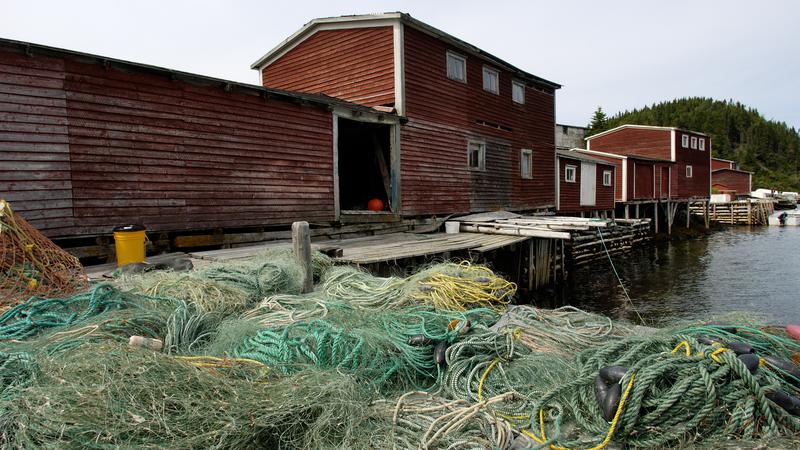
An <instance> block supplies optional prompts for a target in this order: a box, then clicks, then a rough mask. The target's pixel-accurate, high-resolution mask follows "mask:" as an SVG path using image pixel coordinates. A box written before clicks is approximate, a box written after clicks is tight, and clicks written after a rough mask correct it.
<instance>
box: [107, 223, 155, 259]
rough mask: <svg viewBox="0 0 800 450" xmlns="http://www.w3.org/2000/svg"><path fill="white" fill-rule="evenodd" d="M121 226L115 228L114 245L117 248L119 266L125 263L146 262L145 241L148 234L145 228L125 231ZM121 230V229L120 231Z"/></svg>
mask: <svg viewBox="0 0 800 450" xmlns="http://www.w3.org/2000/svg"><path fill="white" fill-rule="evenodd" d="M124 228H127V227H119V228H118V229H115V230H114V247H116V250H117V267H122V266H124V265H125V264H130V263H140V262H144V255H145V251H144V250H145V242H146V241H147V235H146V234H145V230H142V229H137V230H136V231H133V230H131V231H125V230H124ZM118 230H119V231H118Z"/></svg>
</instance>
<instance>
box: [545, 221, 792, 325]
mask: <svg viewBox="0 0 800 450" xmlns="http://www.w3.org/2000/svg"><path fill="white" fill-rule="evenodd" d="M614 264H615V266H616V267H617V271H618V272H619V274H620V276H621V277H622V280H623V282H624V284H625V287H626V288H627V290H628V293H629V294H630V296H631V298H632V299H633V303H634V305H636V309H637V310H638V311H639V313H640V314H641V315H642V316H643V317H644V319H645V320H646V321H647V322H648V323H652V324H655V323H669V322H670V321H671V320H673V319H698V318H700V319H702V318H705V317H709V316H711V315H714V314H720V313H726V312H731V311H739V312H741V311H748V312H756V313H759V314H765V315H766V316H767V318H768V320H770V321H771V322H772V323H776V324H785V323H800V227H757V228H755V227H754V228H751V229H748V228H747V227H737V228H730V229H727V230H724V231H719V232H715V233H713V234H710V235H707V236H703V237H701V238H697V239H692V240H688V241H682V242H675V243H668V242H662V243H656V244H652V245H647V246H645V247H643V248H640V249H637V250H636V251H634V252H632V253H630V254H627V255H620V256H617V257H615V258H614ZM573 275H574V278H573V279H574V282H573V283H572V284H571V286H569V287H567V288H565V289H564V290H563V291H562V292H559V293H554V294H552V296H551V295H550V294H544V295H541V296H538V297H537V300H538V301H537V303H539V304H541V305H542V306H558V305H559V304H571V305H574V306H577V307H580V308H583V309H586V310H589V311H595V312H600V313H603V314H606V315H609V316H611V317H624V318H627V319H629V320H632V321H636V313H635V311H634V310H633V308H632V307H631V306H630V303H629V302H628V301H627V300H626V299H625V296H624V293H623V291H622V288H621V287H620V286H619V284H618V282H617V280H616V277H615V276H614V273H613V271H612V270H611V266H610V264H609V263H608V261H607V260H604V261H603V262H602V263H596V264H594V265H590V266H588V267H582V268H580V269H578V270H576V272H575V273H574V274H573Z"/></svg>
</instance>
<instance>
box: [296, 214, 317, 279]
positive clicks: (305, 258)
mask: <svg viewBox="0 0 800 450" xmlns="http://www.w3.org/2000/svg"><path fill="white" fill-rule="evenodd" d="M292 249H293V250H294V257H295V259H297V262H298V264H300V270H301V273H302V274H303V293H304V294H306V293H308V292H311V291H313V290H314V272H313V270H312V267H311V232H310V231H309V228H308V222H294V223H293V224H292Z"/></svg>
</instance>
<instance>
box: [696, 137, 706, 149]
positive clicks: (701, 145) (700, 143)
mask: <svg viewBox="0 0 800 450" xmlns="http://www.w3.org/2000/svg"><path fill="white" fill-rule="evenodd" d="M697 145H698V148H700V150H703V151H705V149H706V140H705V138H700V140H699V141H697Z"/></svg>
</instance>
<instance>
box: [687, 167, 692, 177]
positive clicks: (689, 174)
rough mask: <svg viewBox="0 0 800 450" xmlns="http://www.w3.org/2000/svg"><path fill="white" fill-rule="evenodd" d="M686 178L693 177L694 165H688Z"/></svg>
mask: <svg viewBox="0 0 800 450" xmlns="http://www.w3.org/2000/svg"><path fill="white" fill-rule="evenodd" d="M686 178H692V166H686Z"/></svg>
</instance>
